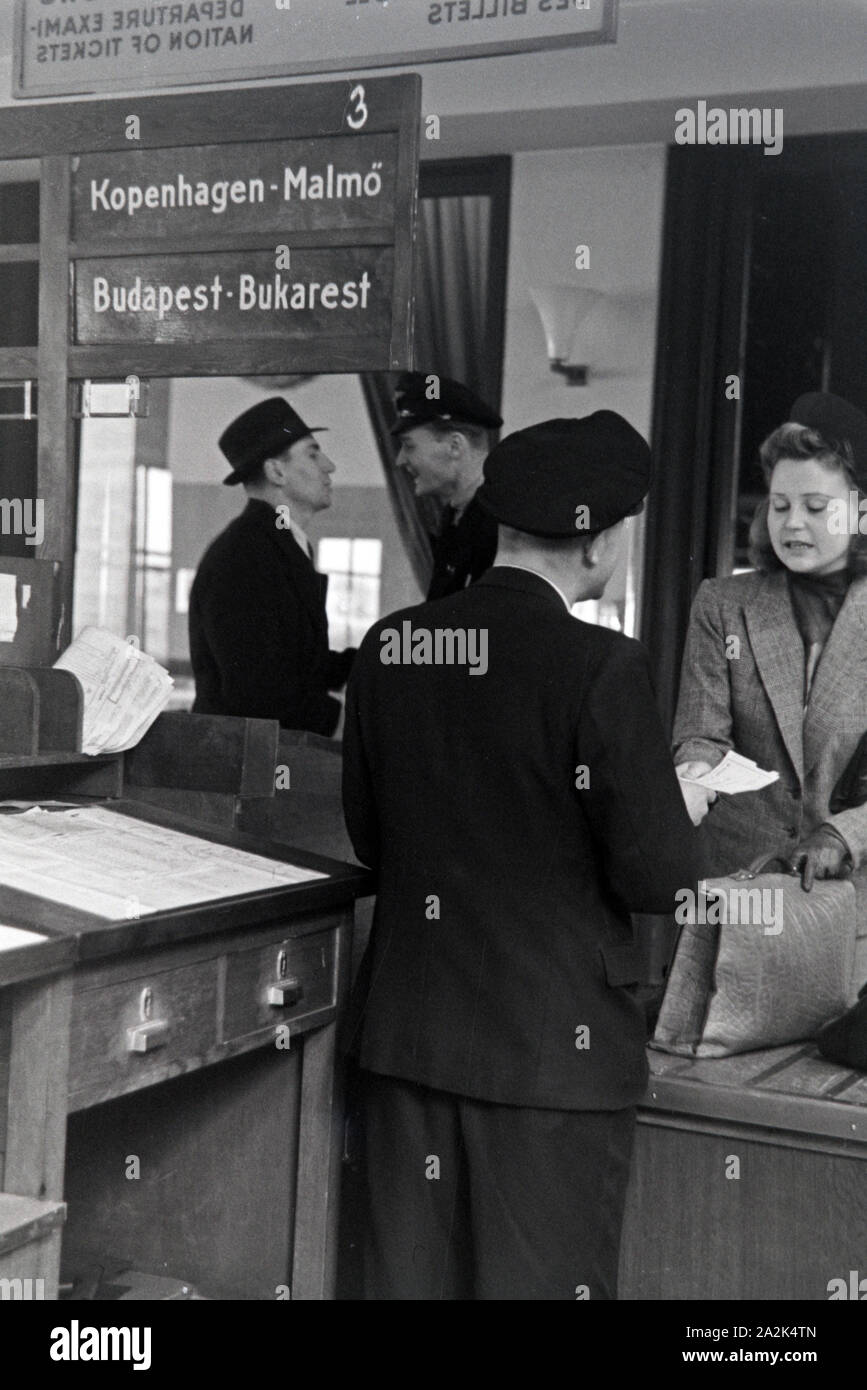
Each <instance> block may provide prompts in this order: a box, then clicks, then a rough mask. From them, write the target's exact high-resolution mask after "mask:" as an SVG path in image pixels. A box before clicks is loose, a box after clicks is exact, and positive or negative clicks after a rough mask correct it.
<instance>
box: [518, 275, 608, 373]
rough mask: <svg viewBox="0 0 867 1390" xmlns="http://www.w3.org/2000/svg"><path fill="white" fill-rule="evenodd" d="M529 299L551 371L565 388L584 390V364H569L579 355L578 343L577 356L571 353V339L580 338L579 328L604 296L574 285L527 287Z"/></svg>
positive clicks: (580, 352)
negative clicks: (571, 387)
mask: <svg viewBox="0 0 867 1390" xmlns="http://www.w3.org/2000/svg"><path fill="white" fill-rule="evenodd" d="M530 296H531V298H532V300H533V303H534V304H535V306H536V308H537V310H538V313H539V318H540V319H541V320H542V328H543V330H544V333H545V342H546V344H547V347H548V362H549V365H550V367H551V371H552V372H558V373H559V374H560V376H563V377H565V379H566V385H567V386H586V385H587V380H588V376H589V368H588V366H587V364H586V362H583V363H582V362H581V361H580V360H579V361H577V362H576V361H573V360H572V359H573V358H574V357H575V356H578V357H579V359H580V357H581V356H582V355H583V351H582V349H581V347H580V343H579V344H578V345H577V347H578V350H577V353H576V352H573V349H574V348H576V343H575V339H576V338H580V335H579V328H580V327H581V325H582V324H583V322H584V320H585V319H586V318H587V317H588V316H589V315H590V314H591V313H592V311H593V310H594V309H596V308H597V306H598V305H599V304H600V303H601V301H602V300H603V299H604V297H605V296H604V295H603V294H602V292H601V291H600V290H587V289H579V288H578V287H577V286H575V285H541V286H539V287H538V288H536V289H534V288H532V287H531V289H530Z"/></svg>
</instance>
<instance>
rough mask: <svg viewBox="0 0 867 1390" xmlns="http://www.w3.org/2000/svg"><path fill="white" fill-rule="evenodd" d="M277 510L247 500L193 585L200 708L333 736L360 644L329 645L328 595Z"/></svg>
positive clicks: (212, 547) (191, 616) (193, 632)
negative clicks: (341, 693) (340, 694)
mask: <svg viewBox="0 0 867 1390" xmlns="http://www.w3.org/2000/svg"><path fill="white" fill-rule="evenodd" d="M276 523H277V513H276V511H275V510H274V508H273V507H271V506H269V504H268V503H267V502H262V501H260V500H258V499H255V498H251V499H250V501H249V502H248V503H247V506H246V508H245V510H244V511H243V512H242V513H241V515H240V516H238V517H236V518H235V520H234V521H232V522H230V523H229V525H228V526H227V527H226V529H225V531H221V533H220V535H219V536H217V538H216V540H215V541H213V542H212V543H211V545H210V546H209V547H208V549H207V550H206V551H205V554H204V556H203V558H202V561H201V564H200V565H199V568H198V570H197V572H196V577H195V580H194V581H193V587H192V590H191V591H190V613H189V628H190V658H191V660H192V665H193V674H194V676H195V678H196V700H195V704H194V705H193V711H194V713H196V714H238V715H246V716H247V717H248V718H258V719H277V720H279V721H280V723H281V724H282V725H283V727H284V728H287V729H310V730H312V732H313V733H316V734H326V735H328V734H332V733H333V732H334V730H335V728H336V727H337V721H338V718H339V716H340V702H339V701H338V700H335V699H334V697H333V696H332V695H329V694H328V691H329V690H339V689H340V688H341V687H342V686H343V685H344V683H345V681H346V678H347V676H348V674H349V670H350V667H351V665H352V660H353V657H354V656H355V649H354V648H351V647H350V648H348V649H347V650H346V651H345V652H332V651H329V648H328V619H327V618H326V615H325V595H326V591H327V588H328V580H327V578H326V576H325V575H322V574H317V572H316V570H315V569H314V568H313V564H312V563H311V561H310V559H309V557H308V556H307V555H305V554H304V552H303V551H302V549H301V547H300V546H299V545H298V543H297V542H296V540H295V538H294V537H293V535H292V532H291V531H289V530H279V529H278V527H277V524H276Z"/></svg>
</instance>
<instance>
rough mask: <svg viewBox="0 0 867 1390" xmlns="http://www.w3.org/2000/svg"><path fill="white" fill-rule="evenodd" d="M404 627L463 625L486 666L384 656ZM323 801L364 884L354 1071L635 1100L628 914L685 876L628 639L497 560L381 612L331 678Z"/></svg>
mask: <svg viewBox="0 0 867 1390" xmlns="http://www.w3.org/2000/svg"><path fill="white" fill-rule="evenodd" d="M404 622H411V624H412V630H413V631H417V630H418V629H426V630H428V631H430V632H432V633H434V632H435V631H436V630H437V629H452V630H455V629H464V630H468V629H476V630H477V631H478V630H484V631H485V632H486V633H487V641H488V669H487V671H486V672H485V673H484V674H479V675H471V674H470V672H469V668H468V667H467V666H461V665H458V664H453V665H447V664H443V665H412V664H409V665H404V664H401V665H386V664H383V662H382V660H381V652H382V650H383V647H382V642H381V635H382V634H386V635H387V631H388V630H389V629H391V630H397V631H401V630H402V624H403V623H404ZM582 767H583V768H585V769H586V774H582V773H578V774H577V775H576V769H579V768H582ZM579 780H580V781H582V782H583V781H585V780H586V781H587V783H588V785H586V786H585V787H583V788H582V789H580V790H579V789H578V788H577V787H576V782H577V781H579ZM343 796H344V811H345V815H346V823H347V826H348V829H349V834H350V837H351V839H352V842H353V845H354V847H355V850H356V853H357V855H358V857H359V859H361V860H362V862H363V863H365V864H368V865H370V866H371V867H372V868H373V869H375V870H376V872H377V873H378V876H379V891H378V898H377V903H376V911H375V917H374V925H373V931H372V935H371V942H370V946H369V948H368V959H367V961H366V966H367V970H366V971H365V970H364V969H363V970H362V972H361V976H360V984H359V988H358V990H357V991H356V998H355V1000H354V1004H355V1012H356V1020H357V1021H356V1025H355V1029H356V1032H357V1033H359V1034H360V1048H358V1051H359V1056H360V1061H361V1064H362V1065H363V1066H365V1067H367V1068H369V1069H371V1070H373V1071H376V1072H381V1073H384V1074H386V1075H391V1076H398V1077H403V1078H405V1079H408V1080H411V1081H416V1082H420V1083H422V1084H426V1085H428V1086H432V1087H436V1088H439V1089H443V1090H448V1091H452V1092H457V1093H459V1094H462V1095H468V1096H474V1097H478V1098H481V1099H485V1100H490V1101H497V1102H500V1103H505V1104H513V1105H525V1106H536V1107H545V1108H559V1109H575V1110H581V1109H604V1110H607V1109H617V1108H620V1107H623V1106H628V1105H631V1104H633V1103H634V1102H636V1101H637V1100H638V1099H639V1097H640V1096H641V1094H642V1092H643V1090H644V1086H645V1082H646V1075H647V1071H646V1062H645V1050H644V1045H645V1026H644V1017H643V1011H642V1009H641V1008H640V1006H639V1004H638V1002H637V1001H636V999H635V998H634V991H632V990H630V988H629V987H630V986H632V985H635V984H636V983H638V982H639V981H640V980H641V978H642V965H641V957H640V951H639V949H638V945H637V942H636V941H635V939H634V937H633V930H632V925H631V921H630V912H631V911H635V912H651V913H653V912H660V913H661V912H669V911H672V910H673V908H674V905H675V902H674V894H675V893H676V891H677V890H678V889H680V888H683V887H686V886H688V885H690V884H691V883H692V884H693V886H694V869H695V865H694V863H693V853H694V831H693V829H692V826H691V824H690V821H689V818H688V817H687V814H686V811H685V808H684V804H683V800H682V797H681V793H680V790H679V787H678V784H677V780H676V777H675V775H674V771H673V766H672V762H671V756H670V753H669V750H668V748H667V747H666V744H665V738H664V735H663V732H662V727H661V724H660V720H659V717H658V714H657V711H656V706H655V703H654V698H653V694H652V691H651V687H650V681H649V676H648V667H647V659H646V656H645V652H644V649H643V648H642V647H641V646H640V645H639V644H638V643H637V642H633V641H632V640H631V639H629V638H626V637H623V636H621V635H620V634H618V633H614V632H611V631H609V630H607V629H605V628H597V627H592V626H589V625H588V624H585V623H581V622H579V621H577V620H576V619H574V618H572V617H571V616H570V614H569V613H568V611H567V610H566V607H565V605H564V603H563V601H562V600H561V598H560V597H559V595H558V594H557V592H556V591H555V590H554V589H553V588H552V586H551V585H549V584H548V583H547V582H546V581H545V580H544V579H542V578H540V577H538V576H536V575H533V574H530V573H527V572H525V571H522V570H517V569H511V568H508V567H500V566H497V567H494V568H493V569H492V570H490V571H489V572H488V573H487V574H486V575H485V576H484V577H483V578H482V579H481V580H480V581H479V582H478V583H477V584H474V585H472V586H471V587H470V588H468V589H466V590H465V591H464V592H462V593H460V594H455V595H453V596H450V597H448V598H445V599H441V600H439V601H437V602H435V603H426V604H422V605H420V606H419V607H417V608H412V609H406V610H404V611H403V612H401V613H396V614H392V615H391V616H390V617H389V618H386V619H384V620H383V621H381V622H380V623H378V624H377V625H376V626H375V627H374V628H373V629H372V630H371V632H370V633H369V634H368V635H367V637H366V638H365V640H364V643H363V644H362V647H361V649H360V652H359V656H358V661H357V663H356V668H355V670H354V672H353V676H352V678H351V680H350V684H349V689H348V692H347V717H346V726H345V733H344V787H343ZM365 976H366V978H365ZM581 1028H587V1029H588V1030H589V1032H588V1034H587V1035H583V1034H581V1033H580V1032H579V1030H580V1029H581ZM582 1038H584V1040H586V1041H589V1046H588V1047H583V1046H581V1045H580V1044H581V1042H582ZM352 1044H353V1047H357V1045H358V1037H353V1039H352Z"/></svg>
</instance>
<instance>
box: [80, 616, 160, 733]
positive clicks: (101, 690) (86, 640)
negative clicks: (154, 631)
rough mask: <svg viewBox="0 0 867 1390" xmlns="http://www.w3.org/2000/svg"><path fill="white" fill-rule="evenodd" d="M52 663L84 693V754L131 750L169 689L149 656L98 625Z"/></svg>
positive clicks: (151, 721) (82, 634)
mask: <svg viewBox="0 0 867 1390" xmlns="http://www.w3.org/2000/svg"><path fill="white" fill-rule="evenodd" d="M54 665H55V666H56V667H59V669H60V670H61V671H71V672H72V674H73V675H74V676H77V677H78V680H79V681H80V683H81V687H82V689H83V691H84V733H83V736H82V752H84V753H122V752H123V751H124V750H125V749H127V748H134V747H135V745H136V744H137V743H138V742H139V740H140V739H142V738H143V737H144V735H145V734H146V733H147V731H148V729H149V728H150V726H151V724H153V722H154V720H155V719H156V717H157V715H158V714H160V713H161V712H162V711H163V710H164V709H165V707H166V705H167V704H168V701H169V696H170V695H171V693H172V689H173V688H174V681H173V680H172V678H171V676H170V675H169V673H168V671H166V670H164V669H163V667H162V666H160V664H159V662H157V661H154V659H153V657H152V656H148V655H147V653H146V652H143V651H141V650H140V649H139V648H138V647H134V646H133V645H132V643H131V642H124V641H122V640H121V638H120V637H115V636H114V634H113V633H111V632H106V631H105V630H104V628H101V627H86V628H84V629H83V631H81V632H80V633H79V634H78V636H77V637H76V639H75V641H74V642H73V643H72V644H71V646H69V647H67V648H66V651H65V652H64V653H63V655H62V656H61V657H60V658H59V659H58V660H57V661H55V663H54Z"/></svg>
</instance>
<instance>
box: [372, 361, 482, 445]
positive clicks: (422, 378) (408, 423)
mask: <svg viewBox="0 0 867 1390" xmlns="http://www.w3.org/2000/svg"><path fill="white" fill-rule="evenodd" d="M431 377H436V379H437V381H438V382H439V395H438V397H437V399H436V400H433V401H431V400H428V381H429V380H430V378H431ZM394 404H395V409H396V410H397V419H396V420H395V422H394V424H393V425H392V427H391V432H392V434H403V433H404V431H405V430H412V429H415V427H416V425H427V424H430V422H431V421H432V420H442V421H448V420H459V421H463V422H464V424H467V425H481V426H482V427H483V428H484V429H486V430H496V429H499V428H500V425H501V424H502V423H503V420H502V417H501V416H500V415H498V414H497V412H496V411H495V410H492V409H491V407H490V406H489V405H487V404H486V402H485V401H483V400H482V398H481V396H477V395H476V394H475V392H474V391H471V390H470V389H469V387H468V386H464V385H463V384H462V383H461V382H460V381H452V380H451V378H450V377H447V376H437V374H436V372H404V373H403V376H402V377H401V378H400V380H399V381H398V383H397V391H396V392H395V397H394Z"/></svg>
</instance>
